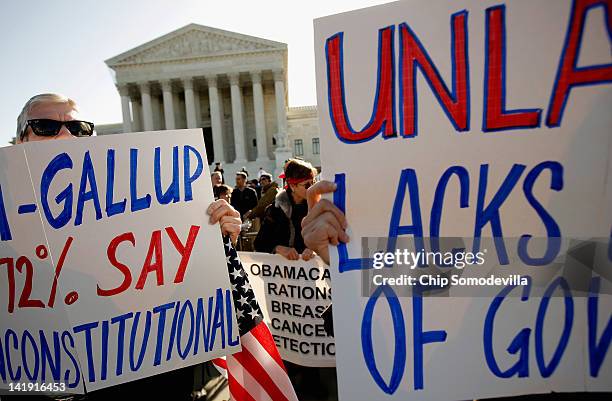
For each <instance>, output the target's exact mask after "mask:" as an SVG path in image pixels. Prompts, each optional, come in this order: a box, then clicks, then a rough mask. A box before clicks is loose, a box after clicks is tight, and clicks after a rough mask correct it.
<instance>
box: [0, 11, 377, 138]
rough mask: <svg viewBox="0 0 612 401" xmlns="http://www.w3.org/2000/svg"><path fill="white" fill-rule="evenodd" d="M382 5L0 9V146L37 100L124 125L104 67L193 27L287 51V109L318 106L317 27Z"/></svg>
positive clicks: (99, 121) (98, 121)
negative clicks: (48, 95)
mask: <svg viewBox="0 0 612 401" xmlns="http://www.w3.org/2000/svg"><path fill="white" fill-rule="evenodd" d="M385 2H387V1H385V0H310V1H303V0H302V1H291V0H289V1H288V0H285V1H266V0H262V1H230V0H217V1H203V0H173V1H161V0H129V1H127V0H123V1H120V0H104V1H93V0H84V1H68V0H47V1H45V0H36V1H31V0H23V1H2V2H1V3H0V38H2V39H1V41H0V57H2V63H1V64H0V88H1V90H2V93H3V95H2V96H0V146H4V145H5V144H7V143H8V141H10V139H11V138H12V137H13V136H14V135H15V130H16V119H17V115H18V114H19V112H20V111H21V108H22V107H23V104H24V103H25V102H26V101H27V100H28V99H29V98H30V97H31V96H33V95H34V94H37V93H42V92H59V93H63V94H65V95H67V96H69V97H71V98H73V99H75V100H76V101H77V102H78V103H79V106H80V111H81V116H82V117H83V118H87V119H90V120H92V121H94V122H95V123H97V124H104V123H113V122H120V121H121V102H120V99H119V95H118V93H117V90H116V88H115V86H114V83H113V79H112V76H111V73H110V71H109V69H108V68H107V67H106V65H105V64H104V60H106V59H108V58H110V57H113V56H116V55H118V54H120V53H122V52H124V51H126V50H129V49H131V48H133V47H136V46H138V45H141V44H143V43H145V42H147V41H149V40H152V39H155V38H157V37H159V36H161V35H163V34H166V33H168V32H171V31H173V30H175V29H178V28H180V27H182V26H185V25H187V24H189V23H192V22H193V23H198V24H202V25H207V26H211V27H215V28H220V29H225V30H229V31H234V32H239V33H243V34H247V35H252V36H257V37H262V38H265V39H271V40H276V41H279V42H284V43H287V44H288V45H289V105H290V106H300V105H313V104H315V103H316V95H315V76H314V53H313V27H312V21H313V19H314V18H318V17H321V16H325V15H330V14H336V13H339V12H343V11H349V10H353V9H358V8H363V7H368V6H372V5H375V4H381V3H385Z"/></svg>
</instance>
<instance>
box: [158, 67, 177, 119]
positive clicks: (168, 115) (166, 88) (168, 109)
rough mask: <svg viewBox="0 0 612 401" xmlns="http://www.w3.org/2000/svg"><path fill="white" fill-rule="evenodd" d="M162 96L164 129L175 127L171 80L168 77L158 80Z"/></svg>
mask: <svg viewBox="0 0 612 401" xmlns="http://www.w3.org/2000/svg"><path fill="white" fill-rule="evenodd" d="M160 82H161V85H162V92H163V98H164V120H165V122H166V129H174V128H176V124H175V122H174V100H173V99H172V82H171V81H170V80H169V79H165V80H162V81H160Z"/></svg>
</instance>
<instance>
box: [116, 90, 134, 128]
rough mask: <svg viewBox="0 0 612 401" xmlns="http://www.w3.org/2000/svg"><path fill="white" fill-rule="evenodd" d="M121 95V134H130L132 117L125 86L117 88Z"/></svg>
mask: <svg viewBox="0 0 612 401" xmlns="http://www.w3.org/2000/svg"><path fill="white" fill-rule="evenodd" d="M118 89H119V94H120V95H121V114H122V115H123V133H128V132H132V115H131V113H130V93H129V88H128V86H127V84H122V85H119V86H118Z"/></svg>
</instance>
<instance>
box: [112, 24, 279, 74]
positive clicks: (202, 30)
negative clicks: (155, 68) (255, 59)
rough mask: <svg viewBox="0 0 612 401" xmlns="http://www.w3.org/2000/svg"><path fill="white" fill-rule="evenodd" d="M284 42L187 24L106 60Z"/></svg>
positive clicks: (170, 57)
mask: <svg viewBox="0 0 612 401" xmlns="http://www.w3.org/2000/svg"><path fill="white" fill-rule="evenodd" d="M286 49H287V45H286V44H284V43H280V42H274V41H271V40H267V39H261V38H256V37H253V36H248V35H242V34H239V33H235V32H229V31H224V30H221V29H216V28H211V27H207V26H203V25H198V24H190V25H187V26H185V27H183V28H180V29H178V30H176V31H173V32H170V33H168V34H166V35H164V36H161V37H160V38H157V39H155V40H153V41H151V42H148V43H145V44H143V45H141V46H138V47H136V48H134V49H132V50H129V51H127V52H125V53H122V54H120V55H118V56H115V57H113V58H111V59H108V60H106V64H107V65H108V66H109V67H111V68H113V67H116V66H122V65H130V64H146V63H159V62H164V61H175V60H181V59H192V58H205V57H212V56H219V55H230V54H242V53H251V52H265V51H276V50H286Z"/></svg>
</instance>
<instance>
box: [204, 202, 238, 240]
mask: <svg viewBox="0 0 612 401" xmlns="http://www.w3.org/2000/svg"><path fill="white" fill-rule="evenodd" d="M206 213H207V214H208V215H209V216H210V220H209V222H210V224H217V222H219V223H220V226H221V234H223V235H229V236H230V238H231V239H232V242H236V239H237V238H238V235H239V234H240V225H241V224H242V220H240V213H239V212H238V211H237V210H236V209H234V208H233V207H232V206H231V205H230V204H229V203H227V202H226V201H225V200H223V199H219V200H216V201H214V202H213V203H211V204H210V206H208V209H207V210H206Z"/></svg>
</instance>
